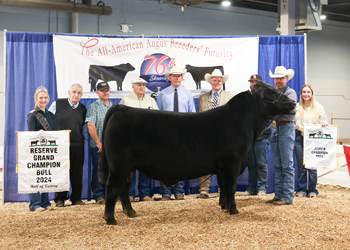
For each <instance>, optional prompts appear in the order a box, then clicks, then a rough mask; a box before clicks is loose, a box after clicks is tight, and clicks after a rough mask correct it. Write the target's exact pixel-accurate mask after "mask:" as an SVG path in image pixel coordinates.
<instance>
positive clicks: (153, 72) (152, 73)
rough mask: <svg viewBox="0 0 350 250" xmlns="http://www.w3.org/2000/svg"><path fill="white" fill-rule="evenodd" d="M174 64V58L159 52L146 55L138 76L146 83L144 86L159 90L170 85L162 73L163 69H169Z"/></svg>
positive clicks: (154, 90)
mask: <svg viewBox="0 0 350 250" xmlns="http://www.w3.org/2000/svg"><path fill="white" fill-rule="evenodd" d="M174 65H175V58H170V57H169V56H167V55H164V54H161V53H155V54H152V55H146V56H145V58H144V60H143V62H142V64H141V69H140V77H141V78H143V79H145V80H146V81H147V82H148V84H146V87H147V88H148V89H149V90H151V91H153V92H157V91H158V92H159V91H162V90H163V89H165V88H167V87H169V86H170V81H169V79H168V77H166V76H165V75H164V72H165V70H168V71H169V70H170V69H171V68H172V67H173V66H174Z"/></svg>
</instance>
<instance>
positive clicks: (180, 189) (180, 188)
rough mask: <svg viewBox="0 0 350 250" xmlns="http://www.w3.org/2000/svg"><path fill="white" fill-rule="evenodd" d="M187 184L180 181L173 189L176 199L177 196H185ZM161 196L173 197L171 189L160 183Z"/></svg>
mask: <svg viewBox="0 0 350 250" xmlns="http://www.w3.org/2000/svg"><path fill="white" fill-rule="evenodd" d="M184 186H185V182H184V181H179V182H177V183H176V184H175V185H173V186H172V188H173V193H174V195H175V197H176V196H177V195H181V196H182V197H183V196H184V195H183V193H184V192H185V190H184ZM159 192H160V194H161V195H162V196H163V197H164V196H169V197H170V196H171V187H170V188H167V187H166V186H165V185H164V184H163V182H161V183H160V189H159Z"/></svg>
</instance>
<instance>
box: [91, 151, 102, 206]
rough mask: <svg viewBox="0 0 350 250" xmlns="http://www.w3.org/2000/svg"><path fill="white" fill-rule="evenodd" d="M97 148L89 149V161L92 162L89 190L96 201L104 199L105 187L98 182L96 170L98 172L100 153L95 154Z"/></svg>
mask: <svg viewBox="0 0 350 250" xmlns="http://www.w3.org/2000/svg"><path fill="white" fill-rule="evenodd" d="M97 151H98V148H97V147H95V148H90V152H91V160H92V180H91V189H92V193H93V196H94V199H95V200H96V199H97V198H99V197H102V198H104V197H105V185H102V184H101V183H99V182H98V177H97V170H98V159H99V158H100V155H101V154H100V153H97Z"/></svg>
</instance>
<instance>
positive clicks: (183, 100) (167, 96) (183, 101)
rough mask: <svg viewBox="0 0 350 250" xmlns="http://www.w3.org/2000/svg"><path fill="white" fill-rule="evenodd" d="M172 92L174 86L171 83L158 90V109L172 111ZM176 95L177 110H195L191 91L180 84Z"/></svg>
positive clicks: (188, 111) (185, 111)
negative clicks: (177, 100) (177, 101)
mask: <svg viewBox="0 0 350 250" xmlns="http://www.w3.org/2000/svg"><path fill="white" fill-rule="evenodd" d="M174 92H175V88H174V87H173V86H171V85H170V86H169V87H167V88H165V89H163V90H162V92H160V94H159V96H158V99H157V104H158V107H159V110H167V111H174ZM177 95H178V99H179V112H182V113H190V112H196V107H195V105H194V100H193V95H192V93H191V91H189V90H188V89H186V88H184V87H182V86H180V87H178V88H177Z"/></svg>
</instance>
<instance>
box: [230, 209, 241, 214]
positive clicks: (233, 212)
mask: <svg viewBox="0 0 350 250" xmlns="http://www.w3.org/2000/svg"><path fill="white" fill-rule="evenodd" d="M230 214H239V212H238V210H237V208H235V209H232V210H230Z"/></svg>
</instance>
